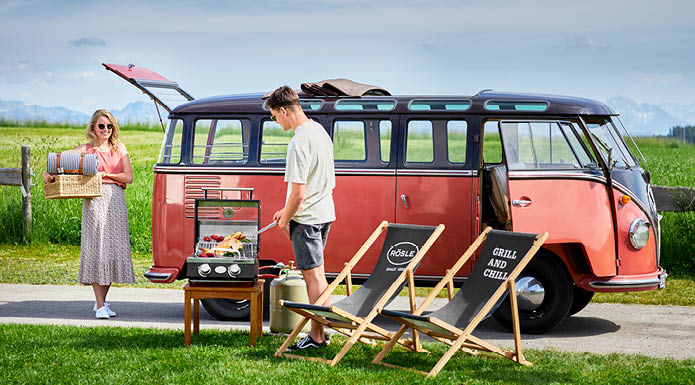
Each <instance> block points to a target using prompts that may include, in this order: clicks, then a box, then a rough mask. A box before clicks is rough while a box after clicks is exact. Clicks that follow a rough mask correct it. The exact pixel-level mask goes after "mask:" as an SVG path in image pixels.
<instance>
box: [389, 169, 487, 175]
mask: <svg viewBox="0 0 695 385" xmlns="http://www.w3.org/2000/svg"><path fill="white" fill-rule="evenodd" d="M396 175H404V176H476V175H478V170H414V169H398V170H396Z"/></svg>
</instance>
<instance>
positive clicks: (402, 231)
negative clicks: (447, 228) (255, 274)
mask: <svg viewBox="0 0 695 385" xmlns="http://www.w3.org/2000/svg"><path fill="white" fill-rule="evenodd" d="M384 231H386V236H385V238H384V244H383V246H382V249H381V254H380V255H379V259H378V260H377V263H376V265H375V266H374V270H372V272H371V274H370V276H369V278H368V279H367V281H365V282H364V283H363V284H362V286H361V287H360V288H359V289H357V290H355V292H354V293H352V278H351V277H352V275H351V271H352V269H353V268H354V266H355V265H356V264H357V263H358V262H359V261H360V259H361V258H362V257H363V256H364V254H365V253H366V252H367V250H369V248H370V247H371V246H372V244H373V243H374V242H375V241H376V239H377V238H379V236H380V235H381V234H382V233H383V232H384ZM442 231H444V225H439V226H437V227H434V226H416V225H405V224H397V223H392V224H389V223H388V222H386V221H384V222H381V224H380V225H379V226H378V227H377V229H376V230H375V231H374V232H373V233H372V235H371V236H370V237H369V238H368V239H367V241H366V242H365V243H364V244H363V245H362V247H360V249H359V250H358V251H357V253H356V254H355V255H354V256H353V257H352V259H350V261H349V262H347V263H346V264H345V267H344V268H343V270H342V271H341V272H340V273H339V274H338V276H337V277H336V278H335V280H333V282H332V283H331V284H330V285H329V286H328V287H327V288H326V290H325V291H324V292H323V294H321V296H320V297H319V299H318V300H316V303H317V304H318V303H324V302H325V300H326V299H328V298H329V296H330V295H331V293H332V292H333V290H335V288H336V287H337V286H338V284H340V283H341V282H342V281H343V280H345V281H346V286H347V294H348V296H347V297H345V298H344V299H342V300H340V301H338V302H335V303H333V304H330V305H328V306H319V305H312V304H302V303H294V302H290V301H280V304H281V305H282V306H284V307H285V308H287V309H289V310H292V311H294V312H296V313H298V314H299V315H301V316H303V317H304V319H303V320H302V321H300V322H299V324H297V326H296V327H295V328H294V330H293V331H292V333H291V334H290V335H289V336H288V337H287V339H286V340H285V342H284V343H283V344H282V346H280V348H279V349H278V350H277V351H276V352H275V356H277V357H281V356H283V355H284V356H285V357H288V358H299V359H309V360H315V361H319V362H324V363H328V364H330V365H331V366H333V365H335V364H337V363H338V362H339V361H340V360H341V359H342V358H343V356H344V355H345V354H346V353H347V352H348V351H349V350H350V348H351V347H352V345H354V344H355V342H357V341H358V340H359V341H361V342H368V341H370V340H382V341H389V340H390V339H391V337H392V335H393V333H392V332H389V331H388V330H386V329H384V328H382V327H379V326H377V325H375V324H373V323H372V321H373V320H374V318H375V317H376V316H377V315H378V313H377V311H376V309H377V308H383V307H384V306H386V305H387V304H388V303H389V302H391V300H393V299H394V298H395V297H396V296H397V295H398V293H399V292H400V291H401V290H402V289H403V287H404V286H405V284H406V281H408V282H409V284H408V286H409V288H410V294H411V309H412V310H413V311H414V310H415V292H414V282H413V272H414V270H415V268H416V267H417V266H418V265H419V263H420V261H421V260H422V258H423V256H424V255H425V253H427V250H429V248H430V246H432V243H434V241H435V240H436V239H437V238H438V237H439V235H440V234H441V233H442ZM309 320H314V321H316V322H319V323H321V324H322V325H324V326H328V327H330V328H332V329H334V330H336V331H338V332H340V333H342V334H345V335H346V336H348V337H350V338H349V339H348V341H347V343H346V344H345V346H343V348H342V350H341V351H340V352H339V353H338V354H336V356H335V357H334V358H333V359H332V360H326V359H322V358H318V357H305V356H299V355H294V354H289V353H284V352H285V350H286V349H287V348H288V347H289V346H290V343H292V341H293V340H294V339H295V338H296V337H297V335H298V334H299V332H300V331H301V330H302V328H303V327H304V325H306V323H307V322H308V321H309ZM413 336H414V337H413V340H412V341H397V342H400V343H401V344H402V345H404V346H406V347H408V348H410V349H419V341H418V340H417V333H415V332H414V333H413ZM283 353H284V354H283Z"/></svg>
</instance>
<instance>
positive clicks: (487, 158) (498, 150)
mask: <svg viewBox="0 0 695 385" xmlns="http://www.w3.org/2000/svg"><path fill="white" fill-rule="evenodd" d="M483 162H484V163H485V164H488V163H502V141H501V140H500V131H499V128H498V126H497V121H494V120H489V121H486V122H485V125H484V126H483Z"/></svg>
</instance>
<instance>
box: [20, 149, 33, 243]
mask: <svg viewBox="0 0 695 385" xmlns="http://www.w3.org/2000/svg"><path fill="white" fill-rule="evenodd" d="M22 230H23V238H24V242H29V240H30V239H31V147H29V146H22Z"/></svg>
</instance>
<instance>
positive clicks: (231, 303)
mask: <svg viewBox="0 0 695 385" xmlns="http://www.w3.org/2000/svg"><path fill="white" fill-rule="evenodd" d="M272 281H273V280H272V279H266V280H265V283H264V284H263V319H268V317H269V315H270V312H269V310H270V282H272ZM200 302H202V304H203V307H204V308H205V310H206V311H207V312H208V314H210V315H211V316H213V317H214V318H215V319H218V320H220V321H239V320H248V319H249V316H250V315H251V302H249V301H247V300H242V301H238V300H233V299H223V298H208V299H203V300H200Z"/></svg>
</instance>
